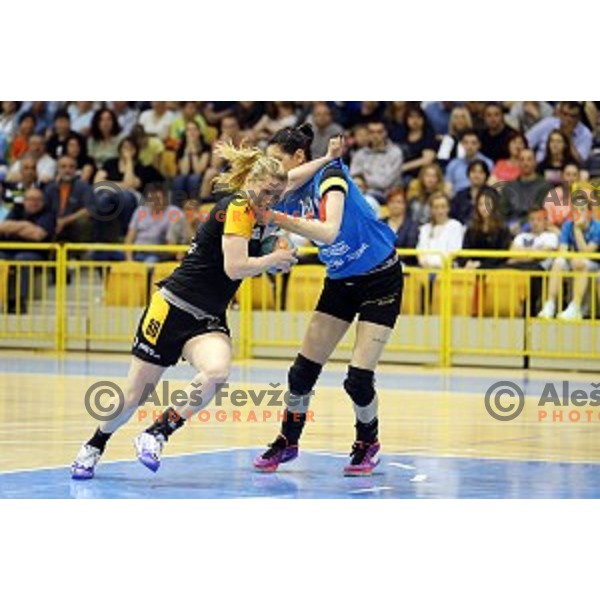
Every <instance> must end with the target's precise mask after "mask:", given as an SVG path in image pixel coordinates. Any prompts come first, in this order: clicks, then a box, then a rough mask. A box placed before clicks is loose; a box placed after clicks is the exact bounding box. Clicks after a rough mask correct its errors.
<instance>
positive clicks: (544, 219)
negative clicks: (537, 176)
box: [507, 208, 558, 317]
mask: <svg viewBox="0 0 600 600" xmlns="http://www.w3.org/2000/svg"><path fill="white" fill-rule="evenodd" d="M510 249H511V250H512V251H514V252H519V253H520V254H521V256H519V257H515V258H509V259H508V261H507V265H508V266H510V267H512V268H513V269H520V270H523V271H546V270H548V269H549V268H550V266H551V264H552V259H551V258H545V259H539V258H531V257H530V256H529V253H530V252H531V251H532V250H533V251H540V252H544V251H546V252H551V251H555V250H557V249H558V236H557V235H556V233H553V232H551V231H548V216H547V214H546V211H545V210H543V209H542V210H540V209H539V208H532V209H531V211H529V231H528V232H522V233H519V234H518V235H517V236H516V237H515V239H514V240H513V243H512V246H511V247H510ZM529 290H530V291H529V316H532V317H533V316H535V315H537V314H538V312H539V310H540V306H539V303H540V300H541V296H542V278H541V277H535V276H531V277H530V278H529Z"/></svg>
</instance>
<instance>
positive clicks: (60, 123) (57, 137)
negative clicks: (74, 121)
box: [46, 110, 85, 160]
mask: <svg viewBox="0 0 600 600" xmlns="http://www.w3.org/2000/svg"><path fill="white" fill-rule="evenodd" d="M70 136H77V138H78V139H79V143H80V146H82V147H84V146H85V141H84V139H83V136H81V135H80V134H79V133H76V132H75V131H73V130H72V129H71V117H70V116H69V113H68V112H67V111H66V110H58V111H56V114H55V115H54V128H53V130H52V134H51V135H50V137H49V138H48V142H47V143H46V149H47V150H48V154H50V156H51V157H52V158H54V159H55V160H56V159H57V158H59V157H61V156H62V155H63V154H65V152H66V144H67V139H68V138H69V137H70Z"/></svg>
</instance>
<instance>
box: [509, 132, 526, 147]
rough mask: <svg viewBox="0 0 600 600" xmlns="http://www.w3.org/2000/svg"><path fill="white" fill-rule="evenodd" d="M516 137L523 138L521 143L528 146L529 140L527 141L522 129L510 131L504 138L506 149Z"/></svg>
mask: <svg viewBox="0 0 600 600" xmlns="http://www.w3.org/2000/svg"><path fill="white" fill-rule="evenodd" d="M517 138H521V139H522V140H523V144H524V145H525V148H526V149H527V148H529V142H528V141H527V136H526V135H525V134H524V133H523V132H522V131H511V132H510V133H509V134H508V136H507V138H506V148H507V149H508V146H509V144H510V143H511V142H512V141H513V140H516V139H517Z"/></svg>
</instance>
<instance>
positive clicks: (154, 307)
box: [142, 292, 171, 345]
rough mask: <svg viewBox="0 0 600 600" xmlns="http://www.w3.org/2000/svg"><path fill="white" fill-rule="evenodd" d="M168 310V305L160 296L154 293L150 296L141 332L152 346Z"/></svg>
mask: <svg viewBox="0 0 600 600" xmlns="http://www.w3.org/2000/svg"><path fill="white" fill-rule="evenodd" d="M170 308H171V306H170V304H169V303H168V302H167V301H166V300H165V299H164V298H163V297H162V295H161V294H159V293H158V292H155V293H154V294H153V295H152V300H151V301H150V306H149V307H148V312H147V313H146V317H145V318H144V322H143V323H142V332H143V333H144V337H145V338H146V339H147V340H148V341H149V342H150V343H151V344H153V345H156V342H157V340H158V336H159V335H160V332H161V331H162V328H163V325H164V323H165V321H166V320H167V315H168V314H169V309H170Z"/></svg>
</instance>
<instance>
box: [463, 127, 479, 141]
mask: <svg viewBox="0 0 600 600" xmlns="http://www.w3.org/2000/svg"><path fill="white" fill-rule="evenodd" d="M468 135H474V136H475V137H476V138H477V139H478V140H479V134H478V133H477V132H476V131H475V130H474V129H465V130H464V131H463V132H462V133H461V134H460V141H461V142H462V141H463V139H464V138H466V137H467V136H468ZM480 141H481V140H480Z"/></svg>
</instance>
